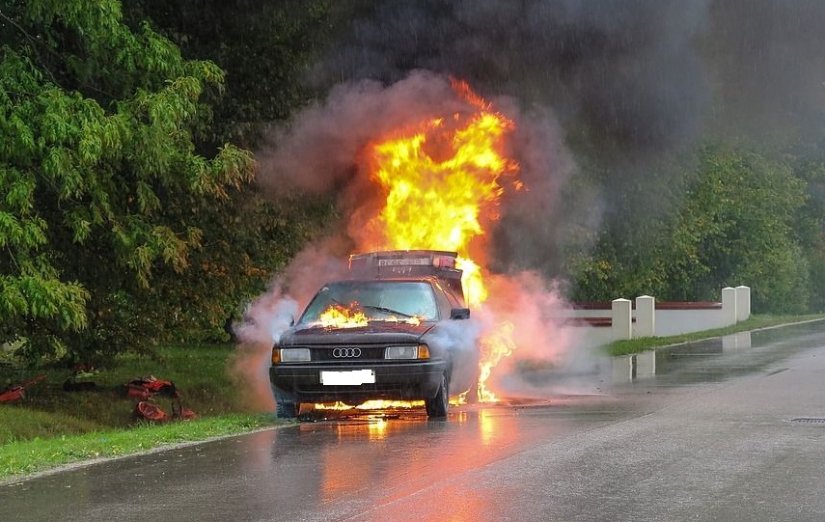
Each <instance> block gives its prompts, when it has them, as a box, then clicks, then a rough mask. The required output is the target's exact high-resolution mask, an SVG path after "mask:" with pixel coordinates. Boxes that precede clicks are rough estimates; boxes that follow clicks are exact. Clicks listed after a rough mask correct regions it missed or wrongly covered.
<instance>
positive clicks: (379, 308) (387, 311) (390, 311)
mask: <svg viewBox="0 0 825 522" xmlns="http://www.w3.org/2000/svg"><path fill="white" fill-rule="evenodd" d="M361 308H369V309H370V310H375V311H377V312H384V313H385V314H390V315H401V316H404V317H407V318H413V317H415V316H414V315H410V314H405V313H404V312H399V311H398V310H393V309H392V308H384V307H383V306H372V305H361Z"/></svg>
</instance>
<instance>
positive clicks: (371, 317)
mask: <svg viewBox="0 0 825 522" xmlns="http://www.w3.org/2000/svg"><path fill="white" fill-rule="evenodd" d="M331 310H338V311H340V312H342V313H345V314H348V315H356V314H359V315H358V317H359V318H361V319H362V320H363V321H406V320H410V321H435V320H437V319H438V309H437V307H436V303H435V295H433V289H432V287H431V286H430V285H429V283H425V282H417V281H344V282H339V283H331V284H328V285H326V286H324V287H323V288H321V290H319V291H318V293H317V294H316V295H315V298H313V300H312V302H311V303H310V304H309V306H308V307H307V309H306V311H305V312H304V315H303V316H302V317H301V321H300V322H301V324H315V323H323V322H325V320H324V317H325V314H329V312H330V311H331ZM360 314H363V315H360Z"/></svg>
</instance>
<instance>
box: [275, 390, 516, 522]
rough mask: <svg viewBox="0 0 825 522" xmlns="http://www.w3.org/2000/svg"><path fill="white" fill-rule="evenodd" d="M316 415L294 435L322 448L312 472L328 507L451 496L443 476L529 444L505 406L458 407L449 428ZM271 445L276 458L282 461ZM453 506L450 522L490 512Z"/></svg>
mask: <svg viewBox="0 0 825 522" xmlns="http://www.w3.org/2000/svg"><path fill="white" fill-rule="evenodd" d="M315 415H316V416H315V417H314V418H313V417H312V416H305V417H304V422H301V423H300V424H299V425H298V426H296V428H297V429H296V432H297V433H296V435H297V437H298V439H299V440H300V439H304V441H305V442H306V443H308V444H311V445H312V446H313V447H317V448H318V451H319V455H318V457H319V458H318V461H317V462H318V466H319V469H316V470H314V473H315V474H316V476H317V480H318V497H319V498H318V500H319V501H320V502H323V503H332V502H342V501H343V499H344V498H346V499H347V501H348V502H352V501H354V500H353V499H362V500H364V501H366V500H367V499H369V498H372V499H373V500H372V501H373V502H378V503H379V504H381V505H383V506H384V508H387V507H389V506H390V505H391V504H392V503H394V502H397V501H399V500H400V499H403V498H406V497H408V496H409V495H410V494H413V493H415V492H416V491H422V490H426V489H429V488H431V487H439V488H447V489H449V485H445V484H441V483H440V482H441V481H442V480H443V477H444V476H449V475H451V474H454V473H456V472H460V471H461V470H463V469H470V468H473V467H476V466H478V465H479V464H481V465H483V464H484V463H487V462H491V461H494V460H497V459H499V458H501V457H502V456H503V455H505V454H507V453H508V452H510V451H512V448H514V447H516V446H518V445H520V444H521V443H523V442H524V441H523V440H522V439H523V435H522V434H521V433H519V430H518V429H517V427H516V426H515V425H514V424H513V423H512V409H510V408H508V407H504V406H480V405H479V406H476V407H471V406H468V407H462V408H453V409H452V410H451V412H450V416H449V419H448V420H446V421H433V420H428V419H427V416H426V414H425V413H424V412H423V411H418V410H405V411H397V410H388V411H365V412H358V413H352V412H351V411H350V412H347V413H346V414H345V413H343V412H330V411H324V412H323V413H319V412H316V414H315ZM312 420H314V422H307V421H312ZM508 420H509V422H508ZM468 428H469V429H468ZM293 433H295V432H293ZM330 442H332V443H331V444H330ZM273 443H274V447H273V455H272V458H273V459H274V460H275V461H277V460H278V459H279V458H284V455H283V454H282V453H281V452H279V451H277V449H276V448H277V445H278V441H277V440H274V441H273ZM318 443H323V444H318ZM316 444H317V446H316ZM275 467H277V463H276V464H275ZM376 495H377V496H378V497H377V498H376ZM448 498H450V496H449V495H445V499H448ZM445 501H447V500H445ZM455 502H456V506H455V510H454V513H455V518H453V519H452V520H458V521H463V520H478V519H479V517H481V515H482V514H483V513H484V512H485V510H486V509H487V506H485V504H484V495H479V496H477V498H468V497H466V496H465V497H464V498H458V499H456V500H455Z"/></svg>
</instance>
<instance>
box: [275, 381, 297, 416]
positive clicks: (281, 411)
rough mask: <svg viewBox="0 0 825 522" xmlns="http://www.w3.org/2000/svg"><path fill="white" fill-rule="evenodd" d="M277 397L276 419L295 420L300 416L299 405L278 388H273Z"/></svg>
mask: <svg viewBox="0 0 825 522" xmlns="http://www.w3.org/2000/svg"><path fill="white" fill-rule="evenodd" d="M272 394H273V395H274V396H275V417H276V418H278V419H294V418H295V417H297V416H298V404H297V403H296V402H295V400H294V398H293V397H292V396H291V395H290V394H288V393H286V392H284V391H282V390H279V389H278V388H275V387H274V386H273V387H272Z"/></svg>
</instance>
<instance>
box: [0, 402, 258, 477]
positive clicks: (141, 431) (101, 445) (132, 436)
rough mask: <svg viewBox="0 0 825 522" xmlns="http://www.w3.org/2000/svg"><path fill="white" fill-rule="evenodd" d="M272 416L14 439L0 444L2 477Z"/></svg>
mask: <svg viewBox="0 0 825 522" xmlns="http://www.w3.org/2000/svg"><path fill="white" fill-rule="evenodd" d="M273 423H274V420H273V416H272V415H261V414H259V415H249V414H247V415H222V416H217V417H209V418H201V419H197V420H191V421H185V422H175V423H167V424H158V425H150V424H138V425H136V426H134V427H132V428H131V429H129V430H110V431H93V432H90V433H85V434H82V435H64V436H59V437H50V438H45V439H41V438H35V439H31V440H24V441H18V442H11V443H8V444H4V445H2V446H0V480H2V479H4V478H9V477H13V476H16V475H22V474H27V473H33V472H36V471H42V470H45V469H49V468H53V467H56V466H60V465H62V464H68V463H72V462H77V461H83V460H89V459H97V458H103V457H118V456H122V455H130V454H133V453H139V452H143V451H147V450H150V449H152V448H158V447H161V446H166V445H170V444H177V443H182V442H190V441H200V440H206V439H210V438H214V437H219V436H222V435H231V434H235V433H243V432H247V431H251V430H254V429H256V428H262V427H266V426H271V425H272V424H273Z"/></svg>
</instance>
